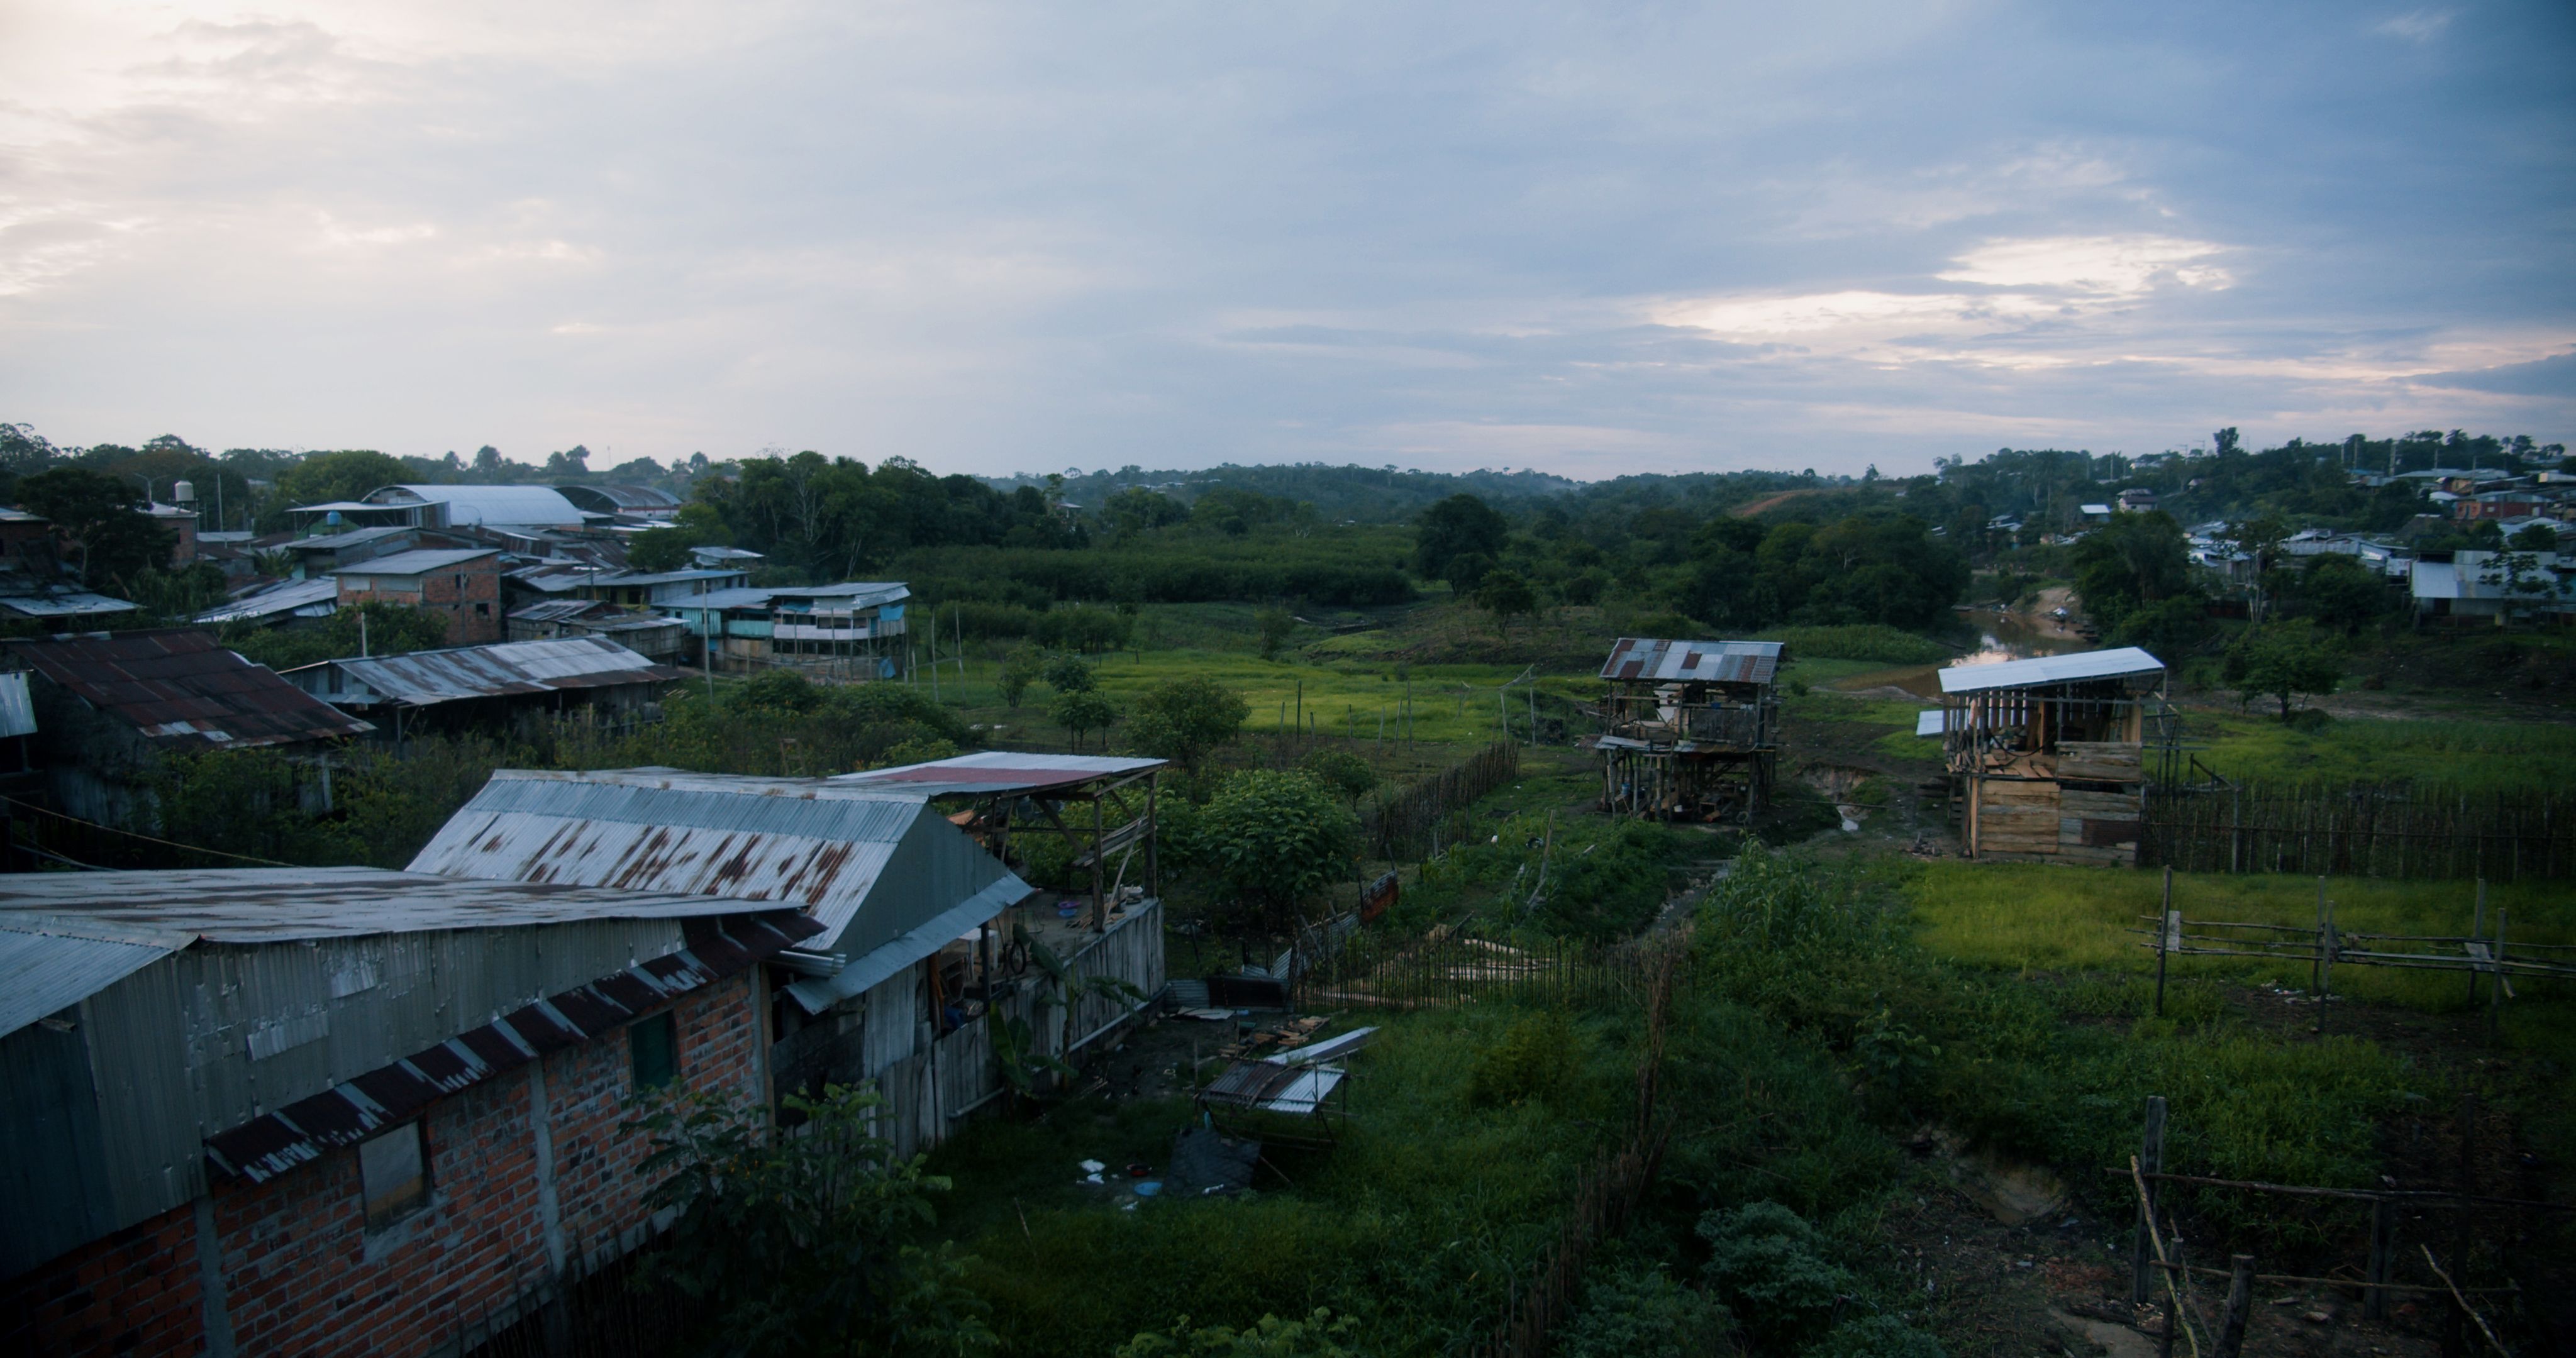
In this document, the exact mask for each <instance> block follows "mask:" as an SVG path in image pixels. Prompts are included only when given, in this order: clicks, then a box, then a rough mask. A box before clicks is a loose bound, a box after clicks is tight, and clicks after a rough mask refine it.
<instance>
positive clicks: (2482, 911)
mask: <svg viewBox="0 0 2576 1358" xmlns="http://www.w3.org/2000/svg"><path fill="white" fill-rule="evenodd" d="M2486 931H2487V879H2486V878H2484V877H2481V878H2479V879H2478V909H2477V913H2476V914H2474V915H2471V916H2469V937H2470V938H2473V939H2474V938H2482V937H2484V936H2485V935H2486ZM2477 1002H2478V969H2477V968H2476V967H2471V968H2469V1003H2470V1004H2471V1005H2475V1004H2476V1003H2477Z"/></svg>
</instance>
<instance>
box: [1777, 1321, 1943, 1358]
mask: <svg viewBox="0 0 2576 1358" xmlns="http://www.w3.org/2000/svg"><path fill="white" fill-rule="evenodd" d="M1949 1353H1950V1351H1949V1350H1948V1349H1945V1348H1943V1347H1941V1341H1940V1340H1938V1339H1935V1338H1933V1337H1932V1336H1930V1335H1928V1334H1925V1333H1924V1332H1922V1331H1921V1330H1918V1329H1915V1328H1914V1327H1913V1326H1911V1325H1908V1324H1906V1323H1905V1322H1904V1321H1902V1320H1899V1319H1897V1318H1896V1317H1895V1316H1887V1315H1878V1316H1863V1317H1861V1318H1860V1319H1858V1320H1846V1321H1844V1322H1843V1323H1842V1324H1840V1325H1837V1326H1835V1327H1834V1329H1833V1333H1831V1334H1828V1335H1826V1336H1825V1338H1824V1342H1822V1343H1820V1344H1818V1345H1816V1346H1815V1347H1814V1348H1812V1349H1809V1350H1807V1358H1949Z"/></svg>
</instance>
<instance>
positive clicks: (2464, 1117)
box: [2442, 1094, 2478, 1354]
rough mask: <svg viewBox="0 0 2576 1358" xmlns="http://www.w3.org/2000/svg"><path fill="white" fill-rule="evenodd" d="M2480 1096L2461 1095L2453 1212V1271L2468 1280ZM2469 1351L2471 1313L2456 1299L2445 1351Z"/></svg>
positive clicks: (2444, 1337) (2445, 1331) (2446, 1330)
mask: <svg viewBox="0 0 2576 1358" xmlns="http://www.w3.org/2000/svg"><path fill="white" fill-rule="evenodd" d="M2477 1144H2478V1096H2477V1095H2475V1094H2462V1095H2461V1096H2460V1204H2459V1208H2458V1210H2457V1211H2456V1212H2454V1213H2453V1215H2452V1227H2451V1273H2452V1275H2453V1276H2454V1277H2456V1278H2459V1279H2461V1280H2463V1282H2465V1280H2466V1279H2467V1278H2468V1276H2469V1214H2470V1211H2471V1204H2470V1202H2469V1195H2470V1194H2472V1193H2475V1192H2476V1191H2477V1178H2478V1170H2477ZM2467 1351H2468V1317H2467V1316H2466V1315H2464V1314H2462V1312H2461V1310H2460V1308H2459V1306H2458V1304H2457V1303H2456V1302H2455V1303H2454V1304H2453V1305H2452V1307H2451V1319H2450V1323H2449V1324H2448V1325H2447V1326H2445V1327H2444V1328H2443V1332H2442V1352H2444V1353H2446V1354H2464V1353H2466V1352H2467Z"/></svg>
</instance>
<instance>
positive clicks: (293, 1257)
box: [0, 975, 762, 1358]
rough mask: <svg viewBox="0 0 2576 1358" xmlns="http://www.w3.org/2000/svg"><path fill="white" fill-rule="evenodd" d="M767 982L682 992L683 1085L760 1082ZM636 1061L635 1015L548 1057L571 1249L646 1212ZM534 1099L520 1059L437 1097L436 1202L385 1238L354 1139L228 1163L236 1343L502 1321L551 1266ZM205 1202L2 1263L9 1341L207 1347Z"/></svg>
mask: <svg viewBox="0 0 2576 1358" xmlns="http://www.w3.org/2000/svg"><path fill="white" fill-rule="evenodd" d="M754 988H755V980H754V977H753V976H752V975H743V976H736V977H733V978H730V979H728V980H725V981H720V982H718V983H716V984H714V985H712V986H709V987H707V988H706V989H704V990H702V991H699V992H697V993H696V994H693V995H690V996H688V997H685V998H684V999H682V1000H681V1001H680V1002H679V1004H678V1005H677V1006H676V1008H675V1011H674V1013H675V1018H676V1020H677V1024H676V1027H677V1035H678V1038H679V1065H680V1078H681V1080H682V1081H683V1082H685V1083H686V1084H687V1085H689V1086H690V1087H692V1088H695V1089H701V1090H711V1091H718V1090H720V1091H726V1092H731V1093H733V1094H736V1095H738V1096H740V1097H742V1098H744V1099H747V1100H754V1101H756V1100H758V1099H759V1098H760V1097H761V1095H762V1091H761V1080H760V1074H759V1069H760V1068H759V1065H758V1061H759V1029H758V1024H759V1006H758V1004H757V1002H756V999H755V995H754ZM630 1060H631V1057H630V1053H629V1049H628V1038H627V1034H626V1033H625V1032H624V1031H620V1032H618V1033H616V1034H613V1035H611V1036H609V1037H607V1038H604V1039H602V1040H600V1041H597V1042H592V1043H587V1044H585V1045H583V1046H579V1047H575V1048H571V1049H569V1050H566V1051H559V1052H556V1053H554V1054H553V1055H551V1056H549V1057H547V1058H545V1060H544V1061H543V1062H542V1063H540V1064H541V1065H542V1067H543V1071H542V1077H543V1085H544V1097H545V1108H546V1120H545V1125H546V1128H547V1131H548V1133H549V1135H550V1137H551V1140H552V1147H553V1178H554V1186H555V1201H556V1202H557V1203H558V1204H559V1226H558V1229H559V1232H560V1234H559V1237H558V1239H559V1242H560V1248H562V1249H564V1250H565V1251H566V1252H567V1253H571V1252H574V1251H578V1252H580V1253H581V1254H583V1255H587V1256H589V1257H592V1258H594V1259H595V1258H599V1257H602V1256H604V1255H610V1254H614V1253H619V1252H622V1251H623V1250H624V1249H625V1248H629V1247H631V1246H632V1245H633V1243H634V1242H635V1241H637V1240H639V1239H641V1238H642V1237H643V1235H644V1234H646V1233H647V1231H648V1230H649V1223H648V1220H647V1214H646V1212H645V1209H644V1202H643V1198H644V1193H645V1190H646V1188H647V1187H648V1185H647V1184H646V1183H645V1181H644V1180H642V1179H641V1178H639V1177H638V1176H637V1175H636V1174H635V1173H634V1172H633V1171H634V1168H635V1165H636V1164H637V1162H639V1161H640V1160H642V1159H643V1157H644V1155H645V1154H646V1150H647V1148H646V1145H645V1143H644V1142H643V1141H641V1140H640V1139H638V1138H627V1137H620V1136H619V1135H618V1134H617V1125H618V1123H619V1122H620V1121H621V1120H622V1119H623V1118H624V1115H625V1114H624V1109H623V1107H622V1104H623V1101H624V1100H625V1099H626V1097H627V1096H628V1094H629V1093H630V1092H631V1091H630V1088H629V1085H630V1077H631V1067H630V1064H629V1063H630ZM536 1098H537V1080H536V1079H535V1078H532V1074H531V1072H530V1070H529V1069H527V1068H524V1067H523V1068H521V1069H519V1070H516V1071H512V1072H510V1073H509V1074H507V1075H503V1076H501V1077H499V1078H497V1079H494V1080H491V1081H487V1082H485V1083H484V1084H481V1085H477V1086H475V1087H473V1088H471V1089H467V1090H465V1091H463V1092H461V1093H459V1094H457V1095H455V1096H453V1097H450V1098H446V1099H442V1100H440V1101H438V1102H437V1103H435V1104H432V1105H431V1106H430V1107H429V1108H428V1109H427V1110H426V1111H425V1112H424V1113H423V1115H422V1116H423V1118H424V1119H425V1128H426V1142H427V1150H428V1167H429V1183H430V1205H429V1206H428V1207H427V1208H426V1209H424V1210H422V1211H419V1212H416V1213H414V1214H413V1215H411V1216H409V1217H407V1218H405V1219H403V1220H401V1221H399V1222H396V1223H394V1224H393V1225H392V1226H391V1227H389V1228H387V1229H386V1230H384V1231H382V1232H379V1233H377V1234H375V1235H372V1236H371V1235H370V1234H369V1233H368V1231H367V1229H366V1219H365V1208H364V1202H363V1197H362V1193H361V1189H360V1186H359V1173H358V1152H357V1150H356V1148H354V1147H350V1148H345V1149H341V1150H337V1151H333V1152H331V1153H329V1154H327V1155H325V1156H323V1157H322V1158H321V1159H320V1160H318V1161H315V1162H313V1163H311V1164H307V1165H304V1166H301V1167H299V1168H297V1169H295V1170H294V1171H292V1172H290V1173H287V1174H285V1175H283V1176H280V1177H279V1178H276V1179H272V1180H270V1181H269V1182H267V1183H265V1184H252V1183H247V1182H241V1181H232V1180H218V1182H217V1183H216V1185H215V1187H214V1190H213V1192H212V1193H211V1195H210V1202H209V1205H210V1207H211V1217H212V1224H213V1228H214V1230H215V1232H216V1236H217V1239H218V1240H219V1241H220V1248H221V1255H220V1258H221V1267H222V1274H223V1303H224V1310H225V1312H226V1314H227V1316H228V1319H229V1322H230V1329H231V1333H232V1336H233V1351H234V1352H235V1353H239V1354H245V1355H247V1354H255V1353H256V1354H272V1353H273V1354H290V1355H301V1354H312V1355H343V1354H346V1355H352V1358H362V1356H363V1358H411V1356H412V1355H421V1354H429V1353H434V1352H437V1351H440V1350H442V1349H446V1350H448V1351H453V1346H454V1345H455V1343H456V1342H457V1340H458V1339H459V1338H460V1336H467V1337H472V1338H479V1337H480V1334H481V1332H482V1326H483V1324H484V1321H485V1320H486V1318H487V1317H488V1318H490V1319H492V1320H494V1321H502V1320H506V1318H507V1315H506V1312H507V1308H509V1307H510V1306H511V1305H512V1304H513V1303H514V1302H515V1301H516V1300H517V1299H518V1298H520V1297H521V1296H523V1295H524V1294H526V1293H527V1292H528V1291H530V1290H531V1289H534V1288H536V1287H538V1286H539V1285H541V1284H542V1283H544V1282H545V1280H546V1279H547V1278H548V1277H549V1276H550V1265H549V1242H548V1238H547V1237H548V1232H547V1224H546V1221H545V1217H544V1212H543V1210H542V1200H543V1194H542V1191H541V1182H540V1175H539V1160H540V1155H539V1151H538V1143H537V1138H536V1135H535V1130H536V1128H535V1124H534V1122H533V1121H532V1116H531V1115H532V1113H533V1111H534V1108H535V1104H536ZM199 1210H200V1205H199V1204H195V1203H192V1204H190V1205H189V1206H186V1207H181V1208H178V1209H175V1210H173V1211H171V1212H167V1213H164V1214H163V1215H161V1216H159V1217H156V1218H154V1219H152V1220H150V1221H147V1222H144V1223H142V1224H141V1225H138V1226H135V1227H132V1228H130V1229H128V1230H125V1231H120V1232H118V1233H116V1234H115V1235H112V1236H108V1237H105V1238H103V1239H100V1240H97V1241H93V1242H91V1243H90V1244H89V1245H86V1246H84V1247H82V1248H81V1249H78V1250H75V1251H73V1252H71V1253H70V1254H67V1255H64V1256H63V1257H62V1258H60V1259H57V1260H55V1261H53V1262H52V1263H50V1264H47V1265H44V1266H43V1267H41V1268H38V1269H36V1270H34V1271H32V1272H30V1273H28V1274H26V1275H23V1276H21V1277H19V1278H15V1279H10V1280H7V1281H0V1352H9V1353H15V1352H40V1353H47V1354H64V1355H72V1354H133V1355H138V1358H143V1356H148V1355H165V1354H199V1353H205V1352H208V1351H209V1349H208V1347H207V1343H206V1336H205V1333H204V1324H205V1320H204V1318H205V1315H206V1307H205V1304H204V1302H205V1297H204V1292H203V1288H202V1286H201V1284H200V1275H201V1261H200V1259H199V1256H198V1239H199V1230H200V1227H199V1221H198V1213H199ZM469 1331H471V1332H472V1333H471V1335H470V1336H468V1335H467V1332H469Z"/></svg>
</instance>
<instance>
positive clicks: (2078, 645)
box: [1865, 609, 2093, 698]
mask: <svg viewBox="0 0 2576 1358" xmlns="http://www.w3.org/2000/svg"><path fill="white" fill-rule="evenodd" d="M1960 617H1961V619H1962V620H1963V621H1966V622H1969V623H1971V624H1973V625H1975V627H1976V629H1977V649H1976V650H1974V651H1971V652H1969V653H1968V654H1966V655H1962V656H1960V657H1959V658H1958V659H1956V660H1950V661H1944V662H1943V663H1941V664H1938V665H1916V666H1911V667H1909V668H1906V669H1901V670H1889V671H1886V672H1885V673H1882V674H1872V675H1868V676H1865V678H1866V679H1867V680H1868V682H1869V685H1870V686H1871V687H1873V688H1875V687H1880V686H1882V685H1884V686H1890V687H1895V688H1901V689H1903V690H1905V691H1906V692H1908V693H1911V694H1914V695H1915V696H1917V697H1922V698H1938V697H1940V696H1941V671H1942V670H1945V669H1947V668H1949V667H1950V666H1952V665H1992V664H1995V663H1997V662H1998V661H2004V660H2026V659H2029V658H2030V657H2032V656H2035V655H2064V654H2066V653H2068V652H2070V651H2089V650H2092V649H2093V643H2092V642H2089V641H2086V640H2085V639H2084V638H2082V637H2079V636H2077V635H2075V634H2074V633H2073V632H2071V631H2068V630H2066V629H2065V628H2063V627H2060V626H2058V625H2057V624H2056V623H2055V622H2053V621H2052V620H2049V619H2047V618H2044V617H2042V618H2033V617H2029V616H2026V615H2022V614H2014V613H1997V612H1995V611H1994V610H1992V609H1980V610H1977V611H1975V612H1969V613H1963V614H1961V615H1960Z"/></svg>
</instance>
